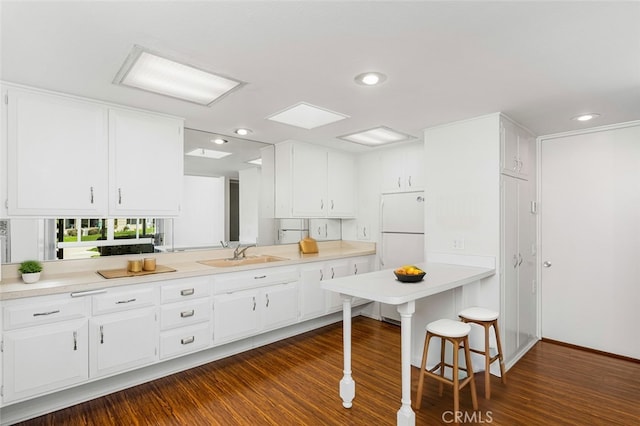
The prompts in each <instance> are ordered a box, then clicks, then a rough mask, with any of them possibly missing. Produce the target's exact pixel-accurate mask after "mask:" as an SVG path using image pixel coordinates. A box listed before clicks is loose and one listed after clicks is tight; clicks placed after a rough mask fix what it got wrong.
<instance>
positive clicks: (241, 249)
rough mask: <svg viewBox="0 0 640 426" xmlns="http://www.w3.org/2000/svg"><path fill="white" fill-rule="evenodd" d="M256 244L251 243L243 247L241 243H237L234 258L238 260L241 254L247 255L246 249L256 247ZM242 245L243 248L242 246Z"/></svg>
mask: <svg viewBox="0 0 640 426" xmlns="http://www.w3.org/2000/svg"><path fill="white" fill-rule="evenodd" d="M256 246H257V245H256V244H249V245H247V246H244V247H242V246H241V245H240V244H238V245H237V247H236V248H235V249H234V250H233V260H237V259H240V255H242V257H246V256H247V255H246V253H245V252H246V251H247V249H248V248H249V247H256ZM241 247H242V248H241Z"/></svg>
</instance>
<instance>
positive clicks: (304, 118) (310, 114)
mask: <svg viewBox="0 0 640 426" xmlns="http://www.w3.org/2000/svg"><path fill="white" fill-rule="evenodd" d="M345 118H349V116H348V115H345V114H340V113H339V112H334V111H329V110H328V109H324V108H320V107H317V106H315V105H311V104H308V103H305V102H300V103H297V104H295V105H293V106H291V107H289V108H287V109H285V110H284V111H280V112H278V113H275V114H273V115H271V116H269V117H267V120H271V121H277V122H278V123H284V124H289V125H290V126H296V127H302V128H303V129H307V130H311V129H315V128H316V127H320V126H324V125H325V124H330V123H335V122H336V121H340V120H344V119H345Z"/></svg>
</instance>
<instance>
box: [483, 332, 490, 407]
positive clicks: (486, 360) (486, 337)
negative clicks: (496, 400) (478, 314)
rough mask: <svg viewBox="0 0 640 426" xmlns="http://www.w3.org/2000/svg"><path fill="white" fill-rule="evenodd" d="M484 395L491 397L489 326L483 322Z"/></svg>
mask: <svg viewBox="0 0 640 426" xmlns="http://www.w3.org/2000/svg"><path fill="white" fill-rule="evenodd" d="M483 326H484V397H485V398H487V399H491V351H490V350H489V327H490V326H491V324H487V323H484V324H483Z"/></svg>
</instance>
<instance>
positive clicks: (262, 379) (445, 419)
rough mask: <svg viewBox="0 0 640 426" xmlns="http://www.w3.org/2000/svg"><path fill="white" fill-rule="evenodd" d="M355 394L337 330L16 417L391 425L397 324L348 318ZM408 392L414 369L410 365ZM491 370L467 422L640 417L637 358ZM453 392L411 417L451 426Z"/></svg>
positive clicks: (466, 400) (627, 420)
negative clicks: (500, 373)
mask: <svg viewBox="0 0 640 426" xmlns="http://www.w3.org/2000/svg"><path fill="white" fill-rule="evenodd" d="M353 374H354V380H355V381H356V399H355V400H354V402H353V407H352V408H351V409H345V408H343V407H342V404H341V399H340V397H339V395H338V382H339V380H340V378H341V377H342V326H341V323H338V324H335V325H330V326H327V327H324V328H321V329H319V330H315V331H312V332H309V333H306V334H303V335H300V336H297V337H294V338H290V339H287V340H283V341H280V342H277V343H274V344H271V345H268V346H265V347H262V348H258V349H254V350H252V351H249V352H246V353H243V354H240V355H236V356H233V357H229V358H227V359H223V360H220V361H216V362H213V363H210V364H207V365H205V366H202V367H198V368H194V369H192V370H189V371H186V372H182V373H178V374H174V375H171V376H168V377H165V378H162V379H159V380H156V381H153V382H150V383H147V384H144V385H140V386H136V387H134V388H131V389H127V390H125V391H122V392H117V393H114V394H111V395H108V396H105V397H103V398H99V399H96V400H92V401H89V402H86V403H84V404H80V405H77V406H74V407H70V408H67V409H64V410H61V411H57V412H54V413H50V414H48V415H45V416H42V417H38V418H36V419H33V420H31V421H28V422H24V423H21V424H22V425H38V426H41V425H65V426H67V425H68V426H72V425H371V426H377V425H395V423H396V412H397V410H398V408H399V406H400V329H399V328H398V327H396V326H394V325H390V324H386V323H381V322H378V321H375V320H372V319H369V318H364V317H357V318H354V322H353ZM412 375H413V385H412V399H413V398H415V390H416V387H417V375H418V369H417V368H413V369H412ZM507 377H508V384H507V385H506V386H505V385H502V383H501V382H500V379H499V378H497V377H492V383H491V386H492V392H491V400H486V399H484V393H483V391H482V389H483V386H484V380H483V375H482V374H478V375H476V383H477V388H478V402H479V407H478V408H479V409H478V411H476V412H474V411H473V409H472V407H471V398H470V395H469V389H468V387H467V388H465V389H464V390H463V391H462V392H461V397H460V400H461V403H460V408H461V410H462V411H463V414H466V416H467V417H466V418H463V420H466V421H465V422H464V423H465V424H494V425H509V426H511V425H526V426H530V425H581V426H583V425H607V426H609V425H629V426H632V425H640V364H638V363H634V362H630V361H626V360H620V359H615V358H610V357H606V356H603V355H599V354H594V353H589V352H584V351H580V350H577V349H573V348H567V347H563V346H560V345H555V344H552V343H546V342H539V343H538V344H537V345H536V346H535V347H534V348H533V349H532V350H531V351H529V353H527V355H526V356H525V357H524V358H523V359H521V360H520V361H519V362H518V363H517V364H516V365H515V366H514V367H513V368H512V369H511V370H510V371H509V372H508V373H507ZM452 407H453V398H452V395H451V390H450V388H447V387H445V391H444V394H443V396H442V397H439V396H438V385H437V383H435V382H434V381H429V380H427V381H426V382H425V391H424V395H423V401H422V408H421V409H420V410H419V411H418V412H417V413H416V424H418V425H437V424H450V423H451V421H452V420H453V417H452V416H453V415H452V413H451V410H452Z"/></svg>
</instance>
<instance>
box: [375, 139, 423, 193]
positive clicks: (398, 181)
mask: <svg viewBox="0 0 640 426" xmlns="http://www.w3.org/2000/svg"><path fill="white" fill-rule="evenodd" d="M380 155H381V156H380V160H381V164H382V182H381V188H380V190H381V192H382V193H390V192H411V191H421V190H423V189H424V171H423V168H424V161H423V156H424V147H423V146H422V143H415V144H411V145H404V146H402V147H399V148H394V149H389V150H385V151H382V152H381V154H380Z"/></svg>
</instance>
